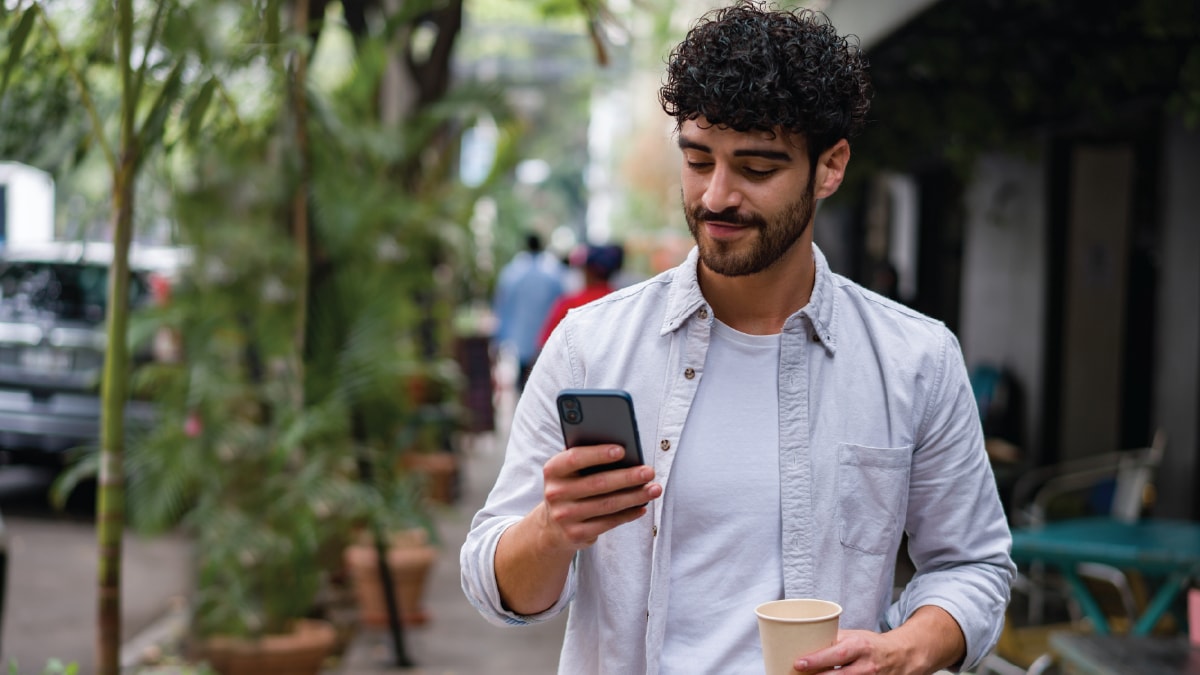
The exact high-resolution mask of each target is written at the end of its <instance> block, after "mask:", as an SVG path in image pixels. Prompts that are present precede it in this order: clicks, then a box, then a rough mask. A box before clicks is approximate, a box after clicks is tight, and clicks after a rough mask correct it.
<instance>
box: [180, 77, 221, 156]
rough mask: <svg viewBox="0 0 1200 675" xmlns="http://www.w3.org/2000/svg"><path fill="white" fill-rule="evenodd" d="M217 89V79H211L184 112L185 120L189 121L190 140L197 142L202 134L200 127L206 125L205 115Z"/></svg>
mask: <svg viewBox="0 0 1200 675" xmlns="http://www.w3.org/2000/svg"><path fill="white" fill-rule="evenodd" d="M216 89H217V78H216V77H210V78H208V81H207V82H205V83H204V85H203V86H202V87H200V91H199V93H197V94H196V98H194V99H192V102H191V105H189V106H188V109H187V110H186V111H185V112H184V119H185V120H186V121H187V132H186V134H187V138H188V140H192V141H194V140H196V137H197V136H199V134H200V127H201V126H202V125H203V123H204V113H206V112H207V111H208V106H209V104H211V103H212V97H213V93H214V92H215V91H216Z"/></svg>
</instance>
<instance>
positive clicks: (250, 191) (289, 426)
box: [128, 39, 504, 636]
mask: <svg viewBox="0 0 1200 675" xmlns="http://www.w3.org/2000/svg"><path fill="white" fill-rule="evenodd" d="M213 51H214V52H216V51H217V50H216V49H215V48H214V49H213ZM268 51H270V50H268ZM386 51H387V50H386V45H384V44H383V42H382V40H373V39H372V40H366V41H364V42H363V43H362V44H360V45H359V46H358V50H357V53H356V61H355V68H354V70H353V71H352V73H350V75H349V76H348V77H347V79H346V80H345V81H344V82H343V83H342V85H341V86H340V87H339V88H337V89H335V90H332V91H328V92H325V91H321V90H320V89H319V88H317V87H313V86H309V87H307V88H306V96H307V99H306V106H307V109H308V110H309V113H310V114H309V116H308V118H307V127H306V128H305V130H304V132H305V133H304V134H303V138H306V139H307V141H308V142H307V145H306V149H307V152H301V150H300V146H299V145H298V144H297V143H296V142H295V139H296V138H297V136H296V133H297V130H296V128H295V120H296V118H295V116H294V115H293V114H292V110H293V109H292V107H291V106H289V105H288V103H287V101H288V90H287V84H288V76H289V73H288V72H287V70H286V59H282V58H279V59H271V60H269V61H267V63H268V66H269V67H267V68H266V69H263V68H262V67H261V65H260V63H259V62H256V61H255V60H253V59H249V60H246V61H244V62H243V61H240V60H239V61H237V63H239V64H241V63H244V64H245V67H246V68H251V69H255V80H256V82H257V83H258V86H257V87H256V89H255V90H254V92H253V96H254V98H255V100H256V104H257V105H256V107H255V108H253V109H252V110H251V109H250V108H246V107H243V105H242V102H241V100H240V99H239V98H238V96H239V95H238V91H239V90H238V89H237V88H236V87H233V86H230V87H227V88H226V90H225V93H226V94H228V95H229V96H230V99H231V103H230V104H226V105H224V106H222V107H225V108H226V109H239V110H243V111H251V112H250V113H248V114H238V115H236V116H235V115H226V114H222V113H221V112H220V111H219V110H218V111H213V110H212V103H211V102H215V101H217V100H219V99H220V98H221V96H220V94H221V91H222V87H223V83H225V84H227V83H228V82H230V81H231V80H235V79H237V77H238V76H239V75H240V71H239V70H238V69H237V67H234V66H230V65H228V64H225V65H223V67H222V68H217V67H215V65H214V63H213V62H210V63H209V64H208V72H210V73H216V72H220V71H221V70H224V72H225V73H226V75H225V76H224V77H222V78H215V76H213V78H214V79H209V80H206V84H205V85H204V86H202V87H201V88H200V91H199V92H198V93H197V95H196V97H195V98H194V99H191V101H192V102H191V103H190V104H188V105H187V109H188V110H189V111H190V112H191V113H192V114H201V115H205V116H206V117H207V118H208V119H207V121H206V122H205V123H203V124H202V125H201V126H200V128H199V130H198V132H197V133H193V132H191V131H185V132H184V133H181V134H180V136H179V142H180V144H181V146H180V147H187V148H188V154H187V156H188V160H189V161H188V162H187V163H186V164H185V165H183V167H182V168H183V170H182V171H179V172H178V173H176V174H175V175H176V178H175V182H174V190H173V204H174V206H175V209H176V218H175V221H176V223H177V227H178V232H179V236H180V239H181V243H183V244H185V245H187V246H188V247H190V249H191V250H192V253H193V260H192V264H191V265H190V266H189V267H188V269H187V270H185V272H184V275H183V278H182V279H181V280H180V281H179V283H178V284H177V285H176V286H175V287H174V289H173V292H172V300H171V302H170V303H169V304H168V305H166V306H164V307H160V308H157V309H155V310H154V311H153V312H152V313H149V314H147V315H145V316H144V317H143V321H144V322H145V325H144V326H142V327H139V328H138V329H137V332H139V333H143V334H144V333H146V332H149V331H151V330H157V329H159V328H166V329H169V330H170V331H172V332H173V333H174V334H176V335H178V336H179V338H180V340H181V342H182V350H181V351H182V353H183V355H184V357H183V359H182V361H180V362H179V363H174V364H165V363H155V364H150V365H148V366H146V367H144V368H141V369H139V371H138V372H137V373H136V377H135V382H134V384H135V386H136V387H137V388H138V390H139V391H140V392H141V393H142V394H143V395H152V396H153V397H154V398H155V400H156V401H158V402H159V409H160V423H159V424H158V425H157V426H156V428H155V429H154V430H153V432H152V433H151V434H150V435H149V436H148V437H147V438H145V439H143V440H142V441H141V442H139V443H138V444H136V445H131V448H130V456H129V459H128V468H129V475H130V484H129V499H130V509H129V513H130V516H131V519H132V522H133V523H134V525H135V526H136V527H138V528H139V529H142V530H144V531H148V532H155V531H161V530H163V529H165V528H169V527H173V526H175V525H176V524H177V523H182V524H183V525H184V526H185V527H186V528H187V529H188V530H189V531H190V532H192V533H194V535H195V537H196V551H197V561H196V566H197V575H198V578H197V588H196V595H195V602H194V618H193V627H194V629H195V630H196V631H197V633H199V634H200V635H211V634H215V633H222V634H232V635H240V636H256V635H261V634H264V633H269V632H276V631H280V630H282V629H284V628H285V627H286V626H287V624H288V622H290V621H291V620H292V619H295V618H298V617H301V616H304V615H305V614H306V613H307V612H309V611H310V610H311V607H312V602H313V600H314V596H315V594H316V591H317V589H318V587H319V584H320V582H321V579H322V575H323V573H324V572H325V571H326V570H328V569H329V568H330V566H331V565H332V564H333V560H334V559H336V558H337V557H338V556H340V551H341V547H342V545H343V544H344V543H345V542H346V541H347V540H348V538H349V537H350V536H351V533H352V531H353V529H354V528H355V527H358V526H365V525H370V526H376V527H379V528H381V529H385V530H389V529H401V528H403V527H411V526H413V525H425V526H428V515H427V514H426V512H425V509H426V506H425V502H424V499H423V497H422V492H421V490H420V486H419V485H418V484H417V483H416V482H415V479H414V477H412V476H410V475H407V474H405V473H404V472H403V470H402V469H401V468H400V463H399V461H398V459H399V453H400V451H402V450H404V449H405V448H407V447H408V446H410V445H411V444H413V443H414V439H415V438H416V437H417V436H420V435H422V434H423V433H424V431H423V430H425V429H428V428H430V425H433V424H445V423H447V420H449V423H453V420H454V418H455V413H456V411H455V407H454V405H453V404H452V403H442V404H441V405H434V406H432V408H436V411H435V410H431V406H429V405H428V404H425V403H423V402H419V401H416V400H414V399H413V398H411V397H410V393H409V387H408V386H407V383H408V382H410V381H412V380H416V379H420V380H421V381H427V382H431V383H433V385H434V388H435V389H437V390H438V391H441V392H443V394H444V398H443V401H444V402H445V401H454V400H456V398H457V396H456V391H457V387H458V385H459V381H460V375H459V373H458V370H457V366H456V364H455V362H454V361H453V360H452V358H450V354H451V350H450V348H449V346H450V341H451V340H452V338H453V336H452V334H451V333H450V331H449V318H450V315H451V313H452V311H451V310H452V307H453V306H454V304H455V303H456V302H457V299H458V291H459V289H460V288H462V287H463V286H464V285H466V284H468V280H467V277H469V276H470V275H471V271H470V270H471V255H472V254H473V251H472V247H471V245H470V238H469V237H468V236H467V233H466V227H465V226H466V223H467V221H468V219H469V217H470V214H471V212H472V210H473V203H474V200H475V199H476V198H477V195H478V190H481V189H486V186H485V187H483V188H478V189H476V190H469V189H467V188H465V187H464V186H462V185H461V184H460V183H459V182H458V181H457V178H456V175H455V173H454V171H453V169H454V163H453V162H452V161H450V160H449V159H448V158H449V157H450V156H451V153H452V152H453V151H455V150H456V148H457V143H456V141H457V134H458V132H459V130H461V129H463V128H465V127H466V126H467V125H469V124H470V123H471V121H472V120H473V118H474V117H475V116H476V115H479V114H483V113H489V114H493V115H495V116H497V117H499V118H500V119H501V120H503V118H504V114H503V111H500V110H496V109H494V104H495V98H494V95H493V92H488V91H476V92H467V91H453V92H452V93H451V94H450V95H449V96H448V97H447V98H446V99H445V100H444V101H442V102H440V103H438V104H435V105H431V106H427V107H425V108H421V109H419V110H417V111H415V112H414V113H413V114H411V115H410V116H409V117H407V118H405V119H404V120H402V121H401V122H400V123H399V124H388V125H385V124H383V123H382V122H380V121H379V120H378V113H377V111H376V108H375V101H376V100H377V99H376V97H377V96H378V82H379V79H380V77H381V76H382V73H383V70H384V66H385V61H384V55H385V54H386ZM238 67H241V66H238ZM208 82H211V83H212V84H211V86H209V84H207V83H208ZM205 90H208V92H209V93H207V94H205V93H204V92H205ZM206 99H207V100H209V101H210V102H209V103H204V102H203V101H205V100H206ZM214 113H215V114H214ZM189 122H190V121H189V120H187V119H186V118H184V119H181V120H180V123H179V128H180V129H184V130H187V129H189ZM192 137H194V138H195V139H196V141H197V143H196V144H195V145H192V144H190V143H189V142H188V140H189V139H190V138H192ZM297 189H303V190H304V194H305V195H306V196H307V202H308V209H307V215H308V221H307V222H308V223H309V226H308V229H307V234H308V238H307V239H299V238H297V232H296V230H295V229H294V222H293V221H291V220H289V217H288V216H289V213H290V210H289V209H290V207H291V205H292V204H293V203H294V197H295V195H296V191H297ZM298 317H303V322H302V324H300V325H298V323H297V318H298ZM364 466H370V467H372V469H373V470H372V471H371V477H372V479H373V480H372V481H371V482H370V483H368V482H367V481H366V480H365V476H364V475H363V472H362V469H363V467H364Z"/></svg>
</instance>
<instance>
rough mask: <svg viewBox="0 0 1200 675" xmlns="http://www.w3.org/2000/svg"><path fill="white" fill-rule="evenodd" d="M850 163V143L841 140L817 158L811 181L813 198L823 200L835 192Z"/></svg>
mask: <svg viewBox="0 0 1200 675" xmlns="http://www.w3.org/2000/svg"><path fill="white" fill-rule="evenodd" d="M849 163H850V142H849V141H847V140H846V139H844V138H843V139H841V140H840V141H838V142H837V143H834V144H833V146H831V147H830V148H829V149H827V150H826V151H825V152H822V153H821V156H820V157H818V158H817V167H816V176H815V177H814V180H813V186H814V188H813V196H815V197H816V198H817V199H824V198H826V197H828V196H830V195H832V194H833V193H835V192H837V189H838V187H840V186H841V184H842V178H844V177H845V176H846V165H847V164H849Z"/></svg>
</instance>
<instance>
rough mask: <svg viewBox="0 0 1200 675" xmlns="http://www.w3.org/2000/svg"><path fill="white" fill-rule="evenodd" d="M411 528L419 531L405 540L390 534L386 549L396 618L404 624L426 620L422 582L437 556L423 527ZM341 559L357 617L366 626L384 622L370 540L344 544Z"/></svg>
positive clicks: (383, 601) (384, 608)
mask: <svg viewBox="0 0 1200 675" xmlns="http://www.w3.org/2000/svg"><path fill="white" fill-rule="evenodd" d="M415 532H420V535H411V534H410V535H409V537H408V541H403V539H404V538H403V537H400V536H398V537H396V538H394V539H393V544H392V546H391V548H389V549H388V552H387V558H388V568H389V569H390V570H391V573H392V584H393V587H394V589H395V597H396V605H397V607H398V608H399V609H400V620H401V621H402V622H403V623H404V625H406V626H420V625H423V624H425V623H426V622H428V621H429V613H428V612H427V611H425V607H424V599H425V586H426V582H427V580H428V577H429V570H430V569H431V568H432V567H433V562H434V560H435V559H436V558H437V549H436V548H435V547H433V546H430V545H429V544H428V543H426V538H425V536H424V531H423V530H416V531H415ZM344 560H345V564H346V571H347V573H348V574H349V576H350V583H351V586H352V587H353V588H354V595H355V597H356V598H357V599H358V610H359V619H360V620H361V621H362V622H363V623H364V624H366V625H370V626H385V625H387V622H388V615H387V601H386V597H385V595H384V592H383V583H382V581H381V580H380V578H379V557H378V556H377V555H376V553H375V546H374V544H372V543H368V542H360V543H356V544H353V545H351V546H348V547H347V548H346V551H345V555H344Z"/></svg>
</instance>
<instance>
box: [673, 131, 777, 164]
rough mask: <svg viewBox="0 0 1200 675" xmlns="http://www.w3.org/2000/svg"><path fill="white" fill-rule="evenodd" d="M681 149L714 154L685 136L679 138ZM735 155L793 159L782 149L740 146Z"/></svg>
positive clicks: (734, 152) (706, 147)
mask: <svg viewBox="0 0 1200 675" xmlns="http://www.w3.org/2000/svg"><path fill="white" fill-rule="evenodd" d="M679 149H680V150H696V151H698V152H706V153H708V154H712V148H710V147H709V146H707V145H704V144H703V143H697V142H696V141H693V140H689V139H687V138H683V137H682V136H681V137H680V138H679ZM733 156H734V157H761V158H762V159H772V160H775V161H779V162H790V161H792V155H791V154H790V153H787V152H784V151H782V150H768V149H765V148H738V149H737V150H734V151H733Z"/></svg>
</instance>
